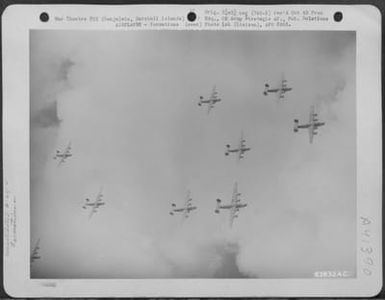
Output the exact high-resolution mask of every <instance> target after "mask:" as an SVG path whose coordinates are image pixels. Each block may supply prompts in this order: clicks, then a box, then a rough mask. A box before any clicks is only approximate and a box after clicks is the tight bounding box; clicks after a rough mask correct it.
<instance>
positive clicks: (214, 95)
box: [198, 85, 222, 114]
mask: <svg viewBox="0 0 385 300" xmlns="http://www.w3.org/2000/svg"><path fill="white" fill-rule="evenodd" d="M219 101H222V99H220V98H218V92H217V89H216V86H215V85H214V87H213V90H212V92H211V95H210V97H209V98H207V99H204V98H203V96H200V97H199V102H198V105H199V106H202V104H207V114H209V113H210V110H211V109H212V108H213V107H214V105H215V103H217V102H219Z"/></svg>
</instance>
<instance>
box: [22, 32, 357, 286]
mask: <svg viewBox="0 0 385 300" xmlns="http://www.w3.org/2000/svg"><path fill="white" fill-rule="evenodd" d="M356 55H357V53H356V32H355V31H329V30H325V31H306V30H297V31H249V30H245V31H233V30H223V31H215V30H196V31H188V30H175V31H174V30H153V31H151V30H140V31H135V30H129V31H112V30H93V31H89V30H54V29H50V30H43V29H32V30H30V32H29V64H30V65H29V72H30V74H29V89H30V107H29V112H30V133H29V144H30V245H31V247H30V277H31V279H151V278H153V279H156V278H162V279H172V278H174V279H179V278H183V279H188V278H198V279H207V278H217V279H236V278H237V279H240V278H242V279H248V278H254V279H291V278H295V279H301V278H319V277H324V276H331V275H330V274H332V275H333V274H334V275H336V276H335V277H339V278H355V277H356V276H357V266H356V264H357V259H356V257H357V250H356V249H357V247H356V244H357V225H358V224H357V194H356V185H357V163H356V162H357V146H356V145H357V127H356V124H357V117H356V116H357V111H356V107H357V105H356ZM325 274H326V275H325ZM320 280H321V279H320Z"/></svg>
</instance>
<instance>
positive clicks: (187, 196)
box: [185, 190, 191, 207]
mask: <svg viewBox="0 0 385 300" xmlns="http://www.w3.org/2000/svg"><path fill="white" fill-rule="evenodd" d="M190 195H191V192H190V190H188V191H187V195H186V200H185V207H187V206H188V205H189V204H190V202H191V197H190Z"/></svg>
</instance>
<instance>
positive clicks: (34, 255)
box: [31, 239, 41, 263]
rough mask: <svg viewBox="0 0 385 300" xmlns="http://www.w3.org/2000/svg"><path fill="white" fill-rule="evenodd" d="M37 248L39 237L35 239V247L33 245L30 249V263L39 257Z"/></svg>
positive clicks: (38, 246)
mask: <svg viewBox="0 0 385 300" xmlns="http://www.w3.org/2000/svg"><path fill="white" fill-rule="evenodd" d="M39 249H40V239H38V240H37V242H36V244H35V247H33V249H32V253H31V263H33V262H34V261H35V260H37V259H40V258H41V257H40V255H39Z"/></svg>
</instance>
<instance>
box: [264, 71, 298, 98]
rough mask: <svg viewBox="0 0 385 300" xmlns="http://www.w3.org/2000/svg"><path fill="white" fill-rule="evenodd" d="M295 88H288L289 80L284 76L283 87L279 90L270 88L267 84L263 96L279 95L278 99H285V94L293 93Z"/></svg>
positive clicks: (278, 88)
mask: <svg viewBox="0 0 385 300" xmlns="http://www.w3.org/2000/svg"><path fill="white" fill-rule="evenodd" d="M292 89H293V88H290V87H287V80H286V79H285V77H284V75H282V80H281V85H280V86H279V87H277V88H270V85H269V84H267V83H266V84H265V90H264V91H263V94H264V95H265V96H267V95H268V94H269V93H277V95H278V99H283V98H284V97H285V93H286V92H289V91H291V90H292Z"/></svg>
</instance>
